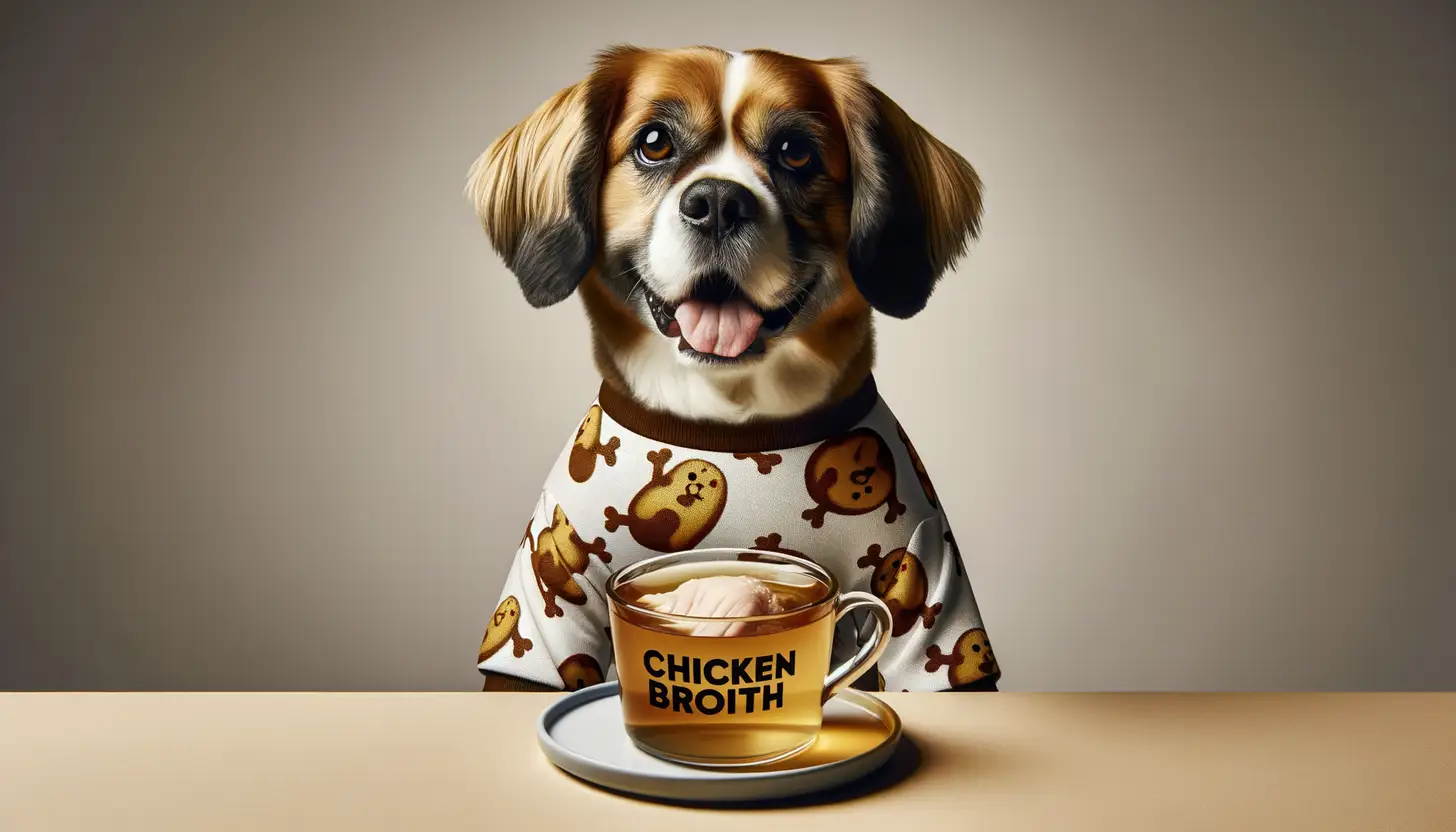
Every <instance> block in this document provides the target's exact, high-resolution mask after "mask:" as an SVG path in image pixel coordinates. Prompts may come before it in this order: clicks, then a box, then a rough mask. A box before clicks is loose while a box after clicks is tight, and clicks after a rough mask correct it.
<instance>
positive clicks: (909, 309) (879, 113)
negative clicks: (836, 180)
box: [820, 59, 981, 318]
mask: <svg viewBox="0 0 1456 832" xmlns="http://www.w3.org/2000/svg"><path fill="white" fill-rule="evenodd" d="M820 66H821V71H822V72H823V73H824V77H825V81H826V82H827V84H828V85H829V88H830V90H831V92H832V94H833V96H834V99H835V103H836V104H837V105H838V107H839V111H840V113H839V115H840V118H841V119H843V121H844V124H845V129H846V133H847V135H848V137H849V156H850V168H851V176H850V184H851V188H852V190H853V197H852V202H851V209H850V244H849V270H850V274H851V275H852V276H853V278H854V283H855V286H856V287H857V288H858V289H859V292H860V294H862V295H864V297H865V300H867V301H869V303H870V305H871V306H872V307H874V308H875V309H877V310H879V311H880V312H883V313H884V314H886V315H890V316H893V317H896V318H908V317H910V316H912V315H914V314H915V313H917V312H919V311H920V310H922V309H924V308H925V304H926V302H927V301H928V300H929V299H930V293H931V291H932V290H933V289H934V288H935V284H936V282H937V281H938V280H940V277H941V275H943V274H944V273H945V271H946V270H947V269H949V268H950V267H951V266H952V265H953V264H954V263H955V261H956V260H957V259H959V258H960V256H961V255H962V254H964V253H965V250H966V246H967V245H968V244H969V243H970V241H971V240H972V239H974V238H975V237H976V235H977V234H978V233H979V232H980V224H981V179H980V177H979V176H977V174H976V171H975V169H973V168H972V167H971V165H970V163H969V162H967V161H966V160H965V159H964V158H962V157H961V155H960V154H959V153H956V152H955V151H954V150H951V149H950V148H949V147H947V146H946V145H945V144H943V143H941V141H940V140H938V139H936V138H935V137H934V136H932V135H930V133H929V132H928V131H926V129H925V128H924V127H921V126H920V125H919V124H916V123H915V122H914V121H913V120H912V119H911V118H910V117H909V116H908V115H906V113H905V111H904V110H902V109H900V106H899V105H898V104H896V103H895V102H894V101H892V100H890V98H889V96H887V95H885V94H884V93H883V92H881V91H880V90H878V89H876V88H875V87H874V86H873V85H872V84H870V83H869V81H868V79H867V78H866V76H865V72H864V68H863V67H862V66H861V65H860V64H859V63H858V62H856V61H853V60H848V59H837V60H830V61H824V62H821V64H820Z"/></svg>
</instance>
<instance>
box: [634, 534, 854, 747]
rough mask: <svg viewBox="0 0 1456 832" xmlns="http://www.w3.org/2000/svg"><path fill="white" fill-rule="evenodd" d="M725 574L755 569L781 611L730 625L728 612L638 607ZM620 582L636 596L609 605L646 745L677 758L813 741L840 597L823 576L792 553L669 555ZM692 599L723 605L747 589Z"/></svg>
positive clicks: (752, 574)
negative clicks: (684, 560)
mask: <svg viewBox="0 0 1456 832" xmlns="http://www.w3.org/2000/svg"><path fill="white" fill-rule="evenodd" d="M718 576H735V577H739V576H741V577H746V578H752V579H753V584H752V589H756V590H758V591H760V592H761V590H762V588H767V590H768V591H769V592H771V593H772V599H773V600H774V601H776V602H777V607H778V608H779V610H781V611H777V612H775V613H773V614H771V615H767V616H756V617H755V619H754V620H751V621H735V622H733V623H732V626H731V627H725V626H724V625H725V624H726V623H727V622H728V621H729V620H728V619H724V620H723V621H713V620H704V619H711V616H705V615H693V617H692V618H691V619H683V618H678V617H674V616H672V615H660V614H653V613H651V612H647V611H644V610H641V609H638V608H637V607H638V605H639V604H642V605H644V606H650V605H646V604H643V602H644V599H649V598H651V599H657V602H658V603H667V601H670V600H671V599H672V598H673V595H672V594H673V593H674V592H677V591H679V590H682V589H686V588H689V587H691V586H692V585H690V584H689V582H690V581H692V580H694V579H704V578H713V577H718ZM700 585H704V586H706V585H708V584H700ZM712 586H714V587H728V588H729V589H733V590H738V591H743V592H746V591H748V590H744V589H742V588H741V587H740V586H739V584H737V583H731V582H730V583H723V582H719V583H716V584H712ZM617 593H618V596H619V597H620V598H621V599H622V600H623V601H625V602H627V604H631V605H632V606H630V607H629V606H623V605H622V604H616V603H614V604H613V605H612V641H613V651H614V654H615V656H616V663H617V674H618V678H619V679H620V681H621V689H622V707H623V714H624V717H625V721H626V726H627V733H628V735H629V736H631V737H632V739H633V741H634V742H636V743H637V744H638V745H639V746H640V747H643V748H644V750H647V751H649V752H650V753H654V754H658V755H659V756H666V757H669V758H670V759H675V760H678V761H681V762H689V763H693V762H696V763H707V764H723V763H724V762H731V763H734V764H752V763H759V762H764V761H769V760H774V759H779V758H781V757H784V756H786V755H789V754H793V753H795V752H797V751H799V750H802V749H803V748H805V747H807V746H808V745H810V744H812V743H813V741H814V738H815V736H816V735H817V733H818V731H819V727H820V722H821V720H822V717H823V710H822V701H821V700H822V696H823V691H824V678H825V676H826V674H827V673H828V672H829V658H830V649H831V641H832V637H833V631H834V620H835V615H834V610H835V607H834V605H833V604H825V603H822V602H823V601H825V600H826V599H827V598H829V594H830V587H829V586H828V585H827V584H826V583H825V582H824V581H822V580H820V579H819V578H818V577H817V576H815V575H812V574H809V573H807V572H805V571H803V570H800V569H798V568H796V567H792V566H789V565H785V564H775V563H753V562H742V561H722V562H717V563H699V564H681V565H678V566H673V567H667V568H664V569H661V570H658V571H655V572H651V573H649V574H647V575H644V576H642V577H641V578H639V579H637V580H634V581H632V582H630V583H628V584H626V585H624V586H620V587H618V589H617ZM664 598H665V599H667V601H664V600H663V599H664ZM691 600H692V601H694V602H701V603H702V604H703V605H705V606H704V609H708V608H717V609H721V608H730V607H732V606H733V602H735V601H741V600H742V599H734V598H725V597H721V594H720V595H712V594H707V595H706V596H705V595H703V594H701V593H700V594H699V595H698V596H696V597H694V598H692V599H691ZM680 605H681V604H680ZM695 612H698V613H701V612H703V610H702V609H695ZM690 614H691V613H690Z"/></svg>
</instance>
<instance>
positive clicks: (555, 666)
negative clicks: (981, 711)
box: [466, 46, 1000, 690]
mask: <svg viewBox="0 0 1456 832" xmlns="http://www.w3.org/2000/svg"><path fill="white" fill-rule="evenodd" d="M981 190H982V186H981V181H980V178H979V176H978V174H977V173H976V171H975V169H974V168H973V167H972V166H971V165H970V163H969V162H967V161H966V160H965V158H963V157H962V156H961V155H960V154H959V153H957V152H956V151H954V150H952V149H951V148H950V147H948V146H946V145H945V144H944V143H942V142H941V141H939V140H938V139H936V138H935V137H934V136H932V135H931V134H930V133H929V132H928V131H927V130H926V129H925V128H924V127H922V126H921V125H920V124H918V123H917V122H915V121H914V120H912V119H911V118H910V117H909V116H908V115H907V114H906V113H905V112H904V111H903V110H902V109H901V108H900V107H899V106H898V105H897V104H896V103H895V102H894V101H893V100H891V99H890V97H889V96H887V95H886V94H885V93H884V92H882V91H881V90H879V89H878V88H877V87H875V86H874V85H873V84H871V83H870V81H869V80H868V77H867V74H866V71H865V69H864V67H863V66H862V64H860V63H859V62H858V61H856V60H853V59H843V58H841V59H827V60H811V59H806V58H801V57H796V56H792V55H787V54H783V53H780V52H775V51H769V50H761V49H760V50H749V51H744V52H728V51H725V50H722V49H717V48H712V47H705V46H698V47H689V48H682V49H644V48H638V47H632V46H616V47H612V48H609V49H606V50H605V51H603V52H601V53H599V54H598V55H597V56H596V59H595V61H594V63H593V65H592V68H591V71H590V72H589V73H588V75H587V76H586V77H585V78H584V79H583V80H582V81H580V82H579V83H576V84H573V85H571V86H569V87H567V88H565V89H563V90H561V91H559V92H558V93H556V94H555V95H554V96H552V97H551V98H550V99H548V100H547V101H546V102H545V103H543V104H542V105H541V106H540V107H538V108H537V109H536V110H535V112H533V113H531V114H530V115H529V116H528V117H526V118H525V119H524V120H523V121H521V122H520V123H519V124H517V125H515V126H514V127H512V128H510V129H509V130H508V131H506V132H505V134H504V135H502V136H500V137H499V138H498V139H496V140H495V141H494V142H493V143H492V144H491V145H490V146H489V148H488V149H487V150H486V151H485V152H484V153H483V154H482V155H481V156H480V157H479V158H478V159H477V160H476V161H475V163H474V164H473V165H472V166H471V168H470V170H469V173H468V175H467V185H466V193H467V196H468V198H469V199H470V200H471V202H472V203H473V205H474V208H475V210H476V212H477V214H478V216H479V219H480V222H481V225H482V227H483V230H484V232H485V234H486V236H487V237H488V238H489V241H490V243H491V245H492V246H493V248H494V249H495V251H496V252H497V253H498V254H499V255H500V257H501V258H502V259H503V260H504V262H505V264H506V266H507V267H508V269H509V270H510V271H511V272H512V273H513V274H514V276H515V277H516V279H517V281H518V283H519V287H520V290H521V292H522V294H523V295H524V297H525V299H526V301H527V303H529V304H530V305H531V306H533V307H537V308H541V307H547V306H551V305H554V304H557V303H561V302H562V301H565V300H566V299H567V298H569V297H570V296H572V295H573V294H575V295H577V296H578V297H579V298H580V299H581V303H582V305H583V307H584V308H585V311H586V315H587V318H588V320H589V321H590V324H591V331H592V343H593V353H594V359H595V362H596V365H597V367H598V369H599V370H600V373H601V376H602V384H601V387H600V389H599V390H598V391H597V398H596V400H595V401H594V402H592V403H591V405H590V407H589V408H588V410H587V412H586V414H585V415H584V417H583V418H582V420H581V422H580V426H579V428H578V430H577V432H576V435H575V437H573V438H572V440H571V442H569V443H568V444H567V446H566V448H565V449H564V450H563V451H562V453H561V456H560V458H559V459H558V462H557V464H556V465H555V466H554V468H553V470H552V472H551V474H550V475H548V477H547V481H546V484H545V487H544V488H543V490H542V493H541V497H540V499H539V500H538V502H537V506H536V510H535V512H534V513H533V516H532V518H531V520H530V521H529V522H528V524H527V526H526V531H525V535H524V537H523V538H522V539H521V541H520V546H519V548H518V551H517V556H516V558H515V560H514V561H513V565H512V568H511V571H510V574H509V576H508V577H507V584H506V587H505V588H504V590H503V591H502V592H501V593H500V598H499V602H498V605H497V607H496V608H495V613H494V614H493V615H492V616H491V618H490V621H489V623H488V626H487V629H486V636H485V639H484V641H483V642H482V644H481V650H480V651H479V654H478V664H477V666H478V668H479V669H480V670H481V671H482V672H483V673H484V674H485V676H486V684H485V687H486V689H487V690H504V689H536V690H561V689H573V688H578V687H583V686H586V685H591V684H596V683H599V682H601V681H605V680H607V679H610V678H612V677H613V676H614V667H613V665H612V657H611V641H610V627H609V616H608V612H607V607H606V599H605V593H604V585H605V582H606V580H607V579H608V577H609V576H610V575H611V572H612V569H614V568H620V567H621V566H622V565H625V564H629V563H631V562H633V561H635V560H637V559H640V558H642V557H647V556H651V555H655V554H658V553H661V552H672V551H682V550H685V549H690V548H699V547H719V546H722V547H730V548H741V549H744V550H745V555H744V557H751V556H752V554H751V553H752V552H754V551H780V552H788V553H791V554H796V555H801V556H807V557H810V558H811V559H815V560H816V561H818V562H819V563H821V564H822V565H824V566H826V568H829V569H830V570H831V571H833V572H834V573H835V575H836V577H837V579H838V580H839V581H840V583H841V585H842V586H843V588H845V589H865V590H868V591H872V592H874V593H875V594H877V595H878V596H880V597H881V598H882V599H883V600H885V601H886V603H887V605H889V606H890V608H891V610H892V612H893V614H894V622H895V625H894V633H893V636H892V639H891V646H890V647H889V648H888V649H887V650H886V651H885V653H884V655H883V656H882V658H881V659H880V662H879V666H878V667H877V669H876V672H875V673H874V674H872V677H873V680H874V687H877V688H879V689H887V688H886V686H887V685H888V686H889V689H899V690H952V689H954V690H967V689H969V690H986V689H995V686H996V683H997V680H998V679H999V678H1000V667H999V664H998V663H997V662H996V660H995V658H994V656H993V654H992V652H991V646H990V641H989V640H988V639H987V638H986V636H985V630H984V624H983V622H982V620H981V615H980V612H979V609H978V607H977V604H976V601H975V597H974V593H973V592H972V590H971V586H970V583H969V581H968V579H967V577H966V574H965V570H964V565H963V563H962V560H961V554H960V551H959V549H958V548H957V547H956V544H955V539H954V534H953V533H952V531H951V528H950V525H949V522H948V520H947V519H946V516H945V514H944V512H943V511H942V509H941V506H940V503H939V499H938V497H937V495H936V493H935V490H934V485H933V483H932V482H931V480H930V477H929V474H928V472H927V470H926V468H925V466H924V464H923V462H922V460H921V459H920V457H919V455H918V454H917V453H916V452H915V449H914V447H913V445H911V443H910V440H909V437H908V436H907V435H906V433H905V431H904V429H903V427H902V426H901V425H900V423H899V422H898V421H897V420H896V418H895V417H894V415H893V413H892V412H891V411H890V410H889V408H888V406H887V405H886V404H885V402H884V401H883V400H882V399H881V398H880V396H879V394H878V391H877V388H876V387H875V383H874V377H873V373H872V370H873V364H874V338H873V327H872V316H873V313H875V312H879V313H881V314H884V315H889V316H891V317H894V318H901V319H903V318H909V317H911V316H913V315H915V314H916V313H918V312H920V311H921V310H922V309H923V308H924V307H925V306H926V304H927V302H928V301H929V298H930V296H931V293H932V291H933V290H934V288H935V286H936V285H937V283H938V282H939V280H940V279H941V278H942V276H943V275H944V274H945V273H946V272H947V271H948V270H949V269H950V268H951V267H952V265H953V264H954V263H955V262H956V261H957V260H958V259H959V258H960V257H961V256H962V255H963V254H964V253H965V251H966V250H967V247H968V245H969V244H970V243H971V241H972V240H973V239H974V238H976V237H977V236H978V234H979V227H980V219H981V209H982V202H981ZM730 495H731V496H730ZM871 624H872V622H869V621H864V620H857V619H856V620H849V619H848V618H847V619H846V620H845V621H843V622H841V625H842V626H841V627H840V628H839V630H837V631H836V653H839V652H844V651H848V652H850V653H852V651H853V650H854V649H855V645H857V644H858V643H861V642H862V641H863V640H864V639H865V638H867V637H868V636H869V634H870V633H869V630H868V629H867V628H869V627H870V626H871ZM963 648H964V649H963ZM867 675H868V674H867Z"/></svg>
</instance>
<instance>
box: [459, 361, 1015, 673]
mask: <svg viewBox="0 0 1456 832" xmlns="http://www.w3.org/2000/svg"><path fill="white" fill-rule="evenodd" d="M703 548H743V549H749V550H753V549H757V550H763V551H782V552H788V553H790V554H795V555H800V556H805V557H808V558H810V559H811V560H814V561H815V562H817V563H818V564H820V565H821V566H823V567H825V568H826V569H828V570H829V571H831V572H833V573H834V575H835V577H836V578H837V579H838V580H839V583H840V586H841V588H842V589H843V590H846V591H848V590H864V591H868V592H873V593H874V594H875V595H877V596H879V597H880V598H881V599H883V600H884V601H885V602H886V604H887V605H888V606H889V607H890V610H891V612H892V613H893V616H894V622H895V624H894V628H893V631H892V636H891V639H890V644H889V647H888V648H886V650H885V652H884V655H883V656H882V657H881V659H880V661H879V663H878V667H877V673H878V675H877V676H876V675H875V674H874V673H871V678H875V679H877V682H878V684H877V685H876V687H877V688H878V689H881V690H910V691H930V690H950V689H955V688H961V687H966V686H968V685H971V684H974V683H977V682H982V683H984V681H983V680H987V679H989V680H992V681H994V680H995V679H997V678H999V677H1000V675H1001V670H1000V667H999V666H998V664H997V662H996V659H995V656H994V654H993V653H992V651H991V645H990V642H989V641H988V640H987V638H986V632H985V627H984V624H983V622H982V620H981V613H980V610H979V609H978V608H977V606H976V598H975V595H974V593H973V592H972V590H971V584H970V580H969V578H968V576H967V575H966V570H965V566H964V563H963V561H962V558H961V553H960V551H959V549H958V548H957V546H956V543H955V538H954V536H953V534H952V533H951V528H950V524H949V523H948V522H947V520H946V517H945V514H944V512H943V511H942V509H941V506H940V502H939V499H938V497H937V496H936V493H935V487H934V485H933V484H932V483H931V481H930V477H929V476H928V475H927V473H926V471H925V468H924V466H923V465H922V464H921V461H920V458H919V456H918V455H917V454H916V453H915V449H914V446H913V445H911V444H910V441H909V438H908V437H907V436H906V435H905V433H904V431H903V429H902V428H901V427H900V424H899V422H898V421H897V420H896V419H895V416H894V414H892V413H891V412H890V409H889V407H887V406H886V405H885V403H884V401H883V400H882V399H881V398H880V397H879V393H878V391H877V390H876V388H875V385H874V380H873V379H870V380H868V381H867V382H866V383H865V385H864V386H863V387H862V388H861V389H860V390H859V391H858V392H857V393H855V394H854V395H852V396H850V397H849V398H848V399H846V400H844V401H842V402H840V403H838V404H835V405H832V406H830V407H829V408H826V409H824V410H822V411H818V412H816V413H812V414H809V415H807V416H804V417H801V418H797V419H793V420H786V421H779V422H766V423H761V424H755V423H750V424H747V425H705V424H703V423H690V422H686V421H682V420H678V419H676V418H674V417H672V416H670V415H668V414H664V413H660V412H656V411H649V410H647V409H645V408H643V407H642V406H641V405H639V404H637V403H636V402H635V401H633V400H632V399H630V398H629V397H627V396H625V395H623V394H621V393H619V392H617V391H616V390H615V389H614V388H612V387H610V386H607V385H603V387H602V389H601V392H600V394H599V395H598V398H597V400H596V402H595V403H593V404H592V406H591V408H590V409H589V410H588V412H587V415H586V417H585V418H584V419H583V421H582V423H581V427H580V428H579V429H578V430H577V433H576V436H575V437H573V439H572V441H571V442H570V443H569V444H568V445H567V447H566V448H565V450H563V451H562V452H561V455H560V457H559V458H558V459H557V461H556V464H555V465H554V466H553V467H552V469H551V473H550V475H549V476H548V477H547V479H546V483H545V486H544V487H543V489H542V491H541V497H540V499H539V500H538V501H537V503H536V510H535V512H534V514H533V515H532V517H531V520H530V521H529V523H528V525H527V527H526V530H525V536H524V537H523V538H522V539H521V541H520V546H519V548H518V550H517V552H516V555H515V559H514V561H513V563H512V565H511V569H510V573H509V574H508V575H507V577H506V583H505V587H504V588H503V589H502V590H501V593H500V599H499V603H498V605H497V606H496V607H495V608H494V613H493V614H492V616H491V618H490V619H489V621H488V622H487V627H486V633H485V639H484V641H483V642H482V643H481V648H480V653H479V665H478V666H479V668H480V669H481V670H482V671H484V672H486V673H490V674H496V673H499V674H504V675H507V676H513V677H516V678H518V679H524V680H528V681H532V682H536V683H538V684H544V685H548V686H551V687H554V688H558V689H568V690H569V689H576V688H580V687H584V686H586V685H591V684H596V683H599V682H601V681H603V680H606V679H612V678H615V676H616V673H615V667H614V666H613V663H612V642H611V636H610V629H609V627H610V615H609V613H608V609H607V598H606V592H605V587H606V583H607V580H608V578H609V577H610V576H611V575H612V573H613V572H614V571H616V570H618V569H621V568H623V567H624V566H627V565H629V564H632V563H634V562H636V561H638V560H641V559H643V558H647V557H653V556H656V555H658V554H662V553H664V552H676V551H683V550H687V549H703ZM873 626H874V625H873V621H872V619H870V618H869V617H868V616H867V615H859V614H855V613H851V614H850V615H848V616H846V617H845V619H844V620H842V621H841V622H840V625H839V627H838V628H837V630H836V633H835V647H834V660H835V662H836V663H837V662H839V661H842V660H843V659H845V658H847V657H848V656H851V655H853V652H854V650H855V649H856V648H857V646H858V645H859V644H860V643H861V642H862V641H863V640H867V639H869V638H870V637H871V636H872V634H873Z"/></svg>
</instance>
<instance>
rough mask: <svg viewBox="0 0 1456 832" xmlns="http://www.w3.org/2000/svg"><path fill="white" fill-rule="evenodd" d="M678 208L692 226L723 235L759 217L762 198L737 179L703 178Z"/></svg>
mask: <svg viewBox="0 0 1456 832" xmlns="http://www.w3.org/2000/svg"><path fill="white" fill-rule="evenodd" d="M678 211H679V212H680V213H681V214H682V218H683V219H684V220H686V221H687V224H688V225H691V226H692V227H694V228H696V229H697V230H699V231H701V232H702V233H704V234H708V235H710V236H713V237H715V238H723V237H727V236H728V235H729V234H732V233H733V232H734V231H737V230H738V229H740V228H742V227H744V226H745V225H748V224H749V223H751V222H753V220H754V219H755V218H756V217H758V199H757V198H756V197H754V195H753V192H752V191H750V190H748V189H747V188H745V187H743V186H742V185H740V184H738V183H737V182H729V181H727V180H726V179H699V180H698V181H697V182H694V183H693V184H692V185H690V186H688V189H687V190H686V191H683V195H682V201H681V202H680V203H678Z"/></svg>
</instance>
